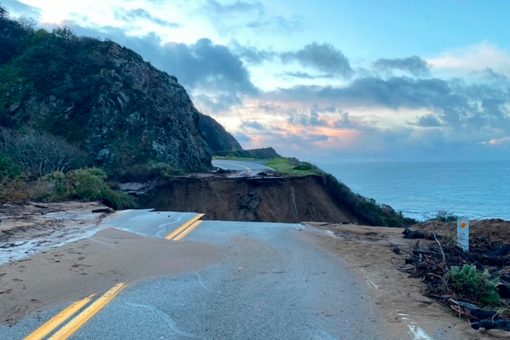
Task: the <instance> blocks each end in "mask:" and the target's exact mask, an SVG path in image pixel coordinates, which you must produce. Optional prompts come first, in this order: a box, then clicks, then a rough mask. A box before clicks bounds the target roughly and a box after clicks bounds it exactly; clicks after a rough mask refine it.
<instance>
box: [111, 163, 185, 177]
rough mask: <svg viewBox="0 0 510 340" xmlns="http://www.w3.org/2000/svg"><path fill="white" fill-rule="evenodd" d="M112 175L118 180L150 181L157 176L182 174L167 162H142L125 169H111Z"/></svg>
mask: <svg viewBox="0 0 510 340" xmlns="http://www.w3.org/2000/svg"><path fill="white" fill-rule="evenodd" d="M112 173H113V177H114V178H115V179H117V180H120V181H141V182H144V181H150V180H154V179H158V178H168V177H172V176H178V175H182V174H183V171H182V170H180V169H177V168H175V167H173V166H171V165H169V164H167V163H153V162H149V163H143V164H136V165H133V166H130V167H128V168H125V169H115V170H113V171H112Z"/></svg>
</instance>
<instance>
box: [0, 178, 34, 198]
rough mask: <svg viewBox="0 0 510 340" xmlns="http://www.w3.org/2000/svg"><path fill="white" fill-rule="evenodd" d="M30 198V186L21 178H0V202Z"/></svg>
mask: <svg viewBox="0 0 510 340" xmlns="http://www.w3.org/2000/svg"><path fill="white" fill-rule="evenodd" d="M30 198H31V191H30V187H29V185H28V184H27V182H25V181H24V180H23V179H21V178H19V177H18V178H9V177H4V178H0V203H7V202H19V201H26V200H28V199H30Z"/></svg>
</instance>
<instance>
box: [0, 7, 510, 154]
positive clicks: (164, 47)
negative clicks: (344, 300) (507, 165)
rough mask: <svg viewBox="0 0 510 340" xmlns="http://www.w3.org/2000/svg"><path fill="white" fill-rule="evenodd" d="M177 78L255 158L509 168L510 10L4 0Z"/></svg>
mask: <svg viewBox="0 0 510 340" xmlns="http://www.w3.org/2000/svg"><path fill="white" fill-rule="evenodd" d="M0 3H2V4H3V6H5V7H6V8H7V10H8V11H9V13H10V14H11V16H13V17H23V18H32V19H33V20H35V22H36V24H37V25H38V26H42V27H45V28H48V29H51V28H54V27H56V26H67V27H69V28H71V29H72V30H73V31H74V32H75V33H76V34H78V35H86V36H91V37H96V38H99V39H110V40H113V41H115V42H118V43H119V44H121V45H123V46H126V47H129V48H131V49H133V50H135V51H136V52H137V53H139V54H140V55H142V57H143V58H144V59H145V60H147V61H149V62H150V63H151V64H152V65H154V66H155V67H157V68H159V69H161V70H163V71H165V72H167V73H169V74H172V75H175V76H176V77H177V78H178V79H179V81H180V82H181V83H182V84H183V85H184V86H185V87H186V89H187V90H188V92H189V93H190V95H191V97H192V99H193V102H194V103H195V106H196V107H197V108H198V109H199V110H200V111H202V112H203V113H205V114H208V115H211V116H213V117H214V118H215V119H217V120H218V121H219V122H220V123H221V124H222V125H224V126H225V128H226V129H227V130H228V131H229V132H231V133H232V134H233V135H234V136H235V137H236V138H237V139H238V140H239V141H240V143H241V144H242V145H243V147H245V148H258V147H265V146H273V147H274V148H275V149H276V150H277V151H278V152H280V153H281V154H283V155H286V156H296V157H298V158H301V159H303V160H309V161H316V162H351V161H354V162H358V161H442V160H452V161H461V160H508V159H510V39H508V36H509V33H510V29H509V28H508V22H509V21H510V2H508V1H506V0H493V1H485V0H479V1H475V0H423V1H413V0H384V1H372V0H370V1H369V0H356V1H354V0H351V1H341V0H334V1H333V0H322V1H305V0H279V1H278V0H272V1H269V0H255V1H249V0H230V1H223V0H193V1H181V0H102V1H95V0H94V1H93V0H88V1H87V0H80V1H77V0H76V1H75V0H0Z"/></svg>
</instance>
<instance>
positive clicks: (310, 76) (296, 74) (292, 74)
mask: <svg viewBox="0 0 510 340" xmlns="http://www.w3.org/2000/svg"><path fill="white" fill-rule="evenodd" d="M282 75H284V76H287V77H292V78H301V79H324V78H333V77H334V75H333V74H331V73H326V74H312V73H308V72H300V71H296V72H284V73H283V74H282Z"/></svg>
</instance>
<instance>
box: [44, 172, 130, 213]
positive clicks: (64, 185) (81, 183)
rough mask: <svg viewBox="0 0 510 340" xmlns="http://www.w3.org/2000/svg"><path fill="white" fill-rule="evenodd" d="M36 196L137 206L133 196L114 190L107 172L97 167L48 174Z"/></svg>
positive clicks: (128, 206) (110, 204) (115, 205)
mask: <svg viewBox="0 0 510 340" xmlns="http://www.w3.org/2000/svg"><path fill="white" fill-rule="evenodd" d="M35 198H38V199H42V200H46V201H63V200H69V199H77V200H83V201H102V202H103V203H104V204H106V205H108V206H110V207H112V208H114V209H125V208H132V207H134V206H136V203H135V200H134V199H133V198H132V197H131V196H129V195H128V194H126V193H123V192H119V191H114V190H112V188H110V187H109V186H108V184H107V183H106V173H105V172H104V171H102V170H101V169H97V168H86V169H77V170H73V171H70V172H69V173H67V175H66V174H64V173H62V172H54V173H52V174H49V175H46V176H44V177H42V178H41V179H40V180H39V181H38V184H37V189H36V194H35Z"/></svg>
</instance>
